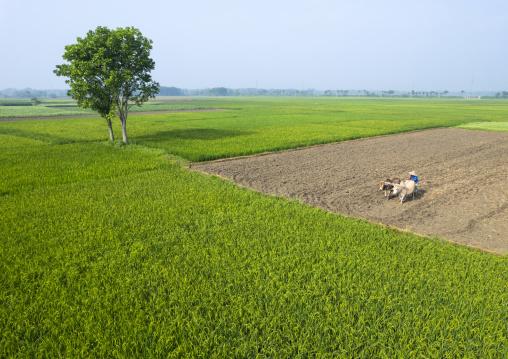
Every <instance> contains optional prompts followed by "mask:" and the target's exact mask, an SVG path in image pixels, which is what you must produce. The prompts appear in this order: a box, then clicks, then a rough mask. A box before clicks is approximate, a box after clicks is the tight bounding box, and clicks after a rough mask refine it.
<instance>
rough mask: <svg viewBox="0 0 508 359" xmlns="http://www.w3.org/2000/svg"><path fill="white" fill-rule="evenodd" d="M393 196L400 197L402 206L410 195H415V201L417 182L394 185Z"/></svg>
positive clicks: (403, 182)
mask: <svg viewBox="0 0 508 359" xmlns="http://www.w3.org/2000/svg"><path fill="white" fill-rule="evenodd" d="M393 187H394V188H393V192H392V194H393V195H395V196H396V195H398V196H399V199H400V203H401V204H402V203H403V202H404V201H405V200H406V198H407V197H408V196H410V195H413V199H414V198H415V193H416V191H415V189H416V184H415V181H411V180H409V181H402V182H400V184H394V185H393Z"/></svg>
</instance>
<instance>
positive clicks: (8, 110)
mask: <svg viewBox="0 0 508 359" xmlns="http://www.w3.org/2000/svg"><path fill="white" fill-rule="evenodd" d="M160 101H164V98H162V99H159V100H154V101H150V102H147V103H145V104H143V106H141V107H139V106H133V107H131V108H130V112H149V111H182V110H199V109H208V108H211V106H210V105H209V104H207V103H204V102H197V101H188V100H187V101H183V102H176V101H175V102H160ZM91 114H95V112H93V111H92V110H90V109H82V108H79V107H78V106H77V104H76V102H75V101H72V100H43V101H42V104H40V105H38V106H31V102H30V100H5V99H0V118H13V117H14V118H15V117H50V116H72V115H91Z"/></svg>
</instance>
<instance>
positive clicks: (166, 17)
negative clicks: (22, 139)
mask: <svg viewBox="0 0 508 359" xmlns="http://www.w3.org/2000/svg"><path fill="white" fill-rule="evenodd" d="M97 26H105V27H108V28H110V29H115V28H118V27H127V26H133V27H135V28H138V29H139V30H140V31H141V33H142V34H143V36H145V37H147V38H149V39H151V40H153V49H152V52H151V57H152V58H153V60H154V61H155V70H154V71H153V72H152V76H153V79H154V80H155V81H158V82H159V83H160V85H161V86H175V87H179V88H183V89H198V88H212V87H228V88H265V89H286V88H292V89H302V90H303V89H318V90H328V89H330V90H339V89H340V90H354V89H356V90H396V91H409V90H415V91H445V90H446V91H450V92H454V91H467V92H469V91H502V90H508V66H507V60H508V46H507V42H506V34H507V33H508V1H506V0H481V1H480V0H475V1H472V0H425V1H411V0H405V1H399V0H393V1H392V0H386V1H379V0H348V1H346V0H305V1H304V0H207V1H205V0H169V1H159V0H152V1H146V2H142V1H131V0H122V1H117V0H101V1H98V0H87V1H75V0H65V1H63V0H47V1H40V0H16V1H14V0H9V1H6V0H0V33H1V34H2V37H1V38H2V52H1V54H0V71H1V72H0V90H1V89H5V88H17V89H23V88H27V87H29V88H34V89H65V88H67V85H66V84H65V78H62V77H57V76H56V75H55V74H54V73H53V70H54V69H55V65H58V64H62V63H65V60H63V59H62V55H63V53H64V51H65V46H66V45H70V44H73V43H76V42H77V41H76V39H77V37H85V36H86V33H87V32H88V31H89V30H95V28H97Z"/></svg>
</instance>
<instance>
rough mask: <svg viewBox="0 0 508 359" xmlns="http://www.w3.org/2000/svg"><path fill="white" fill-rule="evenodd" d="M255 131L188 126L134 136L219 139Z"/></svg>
mask: <svg viewBox="0 0 508 359" xmlns="http://www.w3.org/2000/svg"><path fill="white" fill-rule="evenodd" d="M253 133H255V132H254V131H240V130H218V129H214V128H189V129H183V130H172V131H161V132H156V133H154V134H151V135H146V136H139V137H137V136H136V140H142V141H164V140H172V139H180V140H203V141H206V140H210V141H212V140H219V139H221V138H231V137H237V136H246V135H251V134H253Z"/></svg>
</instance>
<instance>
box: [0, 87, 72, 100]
mask: <svg viewBox="0 0 508 359" xmlns="http://www.w3.org/2000/svg"><path fill="white" fill-rule="evenodd" d="M0 97H3V98H33V97H37V98H57V97H67V90H34V89H31V88H25V89H23V90H17V89H13V88H8V89H5V90H0Z"/></svg>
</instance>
